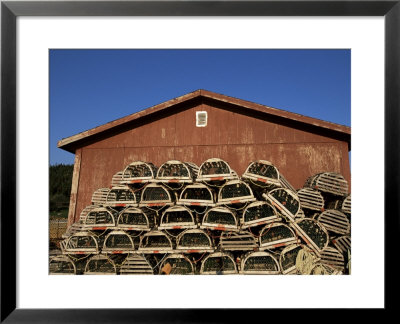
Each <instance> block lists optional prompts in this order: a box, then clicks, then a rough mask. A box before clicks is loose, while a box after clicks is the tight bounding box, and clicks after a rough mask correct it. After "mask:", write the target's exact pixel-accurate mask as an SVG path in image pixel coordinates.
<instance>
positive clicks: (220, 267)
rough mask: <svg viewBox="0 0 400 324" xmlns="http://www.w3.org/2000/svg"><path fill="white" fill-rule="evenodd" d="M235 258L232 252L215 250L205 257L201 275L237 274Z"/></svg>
mask: <svg viewBox="0 0 400 324" xmlns="http://www.w3.org/2000/svg"><path fill="white" fill-rule="evenodd" d="M237 273H238V270H237V266H236V262H235V259H234V257H233V255H232V254H231V253H228V252H215V253H212V254H209V255H208V256H207V257H205V258H204V259H203V262H202V263H201V268H200V274H201V275H215V274H224V275H225V274H226V275H228V274H237Z"/></svg>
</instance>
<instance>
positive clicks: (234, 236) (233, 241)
mask: <svg viewBox="0 0 400 324" xmlns="http://www.w3.org/2000/svg"><path fill="white" fill-rule="evenodd" d="M219 248H220V249H221V250H223V251H253V250H254V249H257V248H258V244H257V241H256V238H255V237H254V235H252V234H250V233H249V232H248V231H239V232H222V234H221V237H220V240H219Z"/></svg>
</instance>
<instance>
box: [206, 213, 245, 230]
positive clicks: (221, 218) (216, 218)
mask: <svg viewBox="0 0 400 324" xmlns="http://www.w3.org/2000/svg"><path fill="white" fill-rule="evenodd" d="M200 228H206V229H210V230H216V231H238V221H237V219H236V215H235V214H234V213H233V212H232V211H231V210H230V209H229V208H226V207H214V208H211V209H210V210H209V211H207V213H206V214H205V215H204V217H203V221H202V224H201V226H200Z"/></svg>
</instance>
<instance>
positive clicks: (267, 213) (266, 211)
mask: <svg viewBox="0 0 400 324" xmlns="http://www.w3.org/2000/svg"><path fill="white" fill-rule="evenodd" d="M280 220H281V217H280V216H279V214H278V213H277V211H276V209H275V208H274V207H273V206H272V204H270V203H269V202H266V201H255V202H253V203H251V204H250V205H248V206H247V207H246V208H245V209H244V211H243V216H242V228H243V229H244V228H249V227H253V226H259V225H262V224H269V223H272V222H277V221H280Z"/></svg>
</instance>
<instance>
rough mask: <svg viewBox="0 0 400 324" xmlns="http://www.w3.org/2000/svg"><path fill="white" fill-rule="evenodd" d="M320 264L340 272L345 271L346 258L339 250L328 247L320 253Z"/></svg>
mask: <svg viewBox="0 0 400 324" xmlns="http://www.w3.org/2000/svg"><path fill="white" fill-rule="evenodd" d="M320 257H321V260H320V262H321V263H322V264H324V265H328V266H330V267H332V268H335V269H336V270H339V271H341V272H342V271H344V267H345V264H344V257H343V254H342V253H341V252H339V251H338V250H337V249H335V248H333V247H330V246H327V247H326V248H324V249H323V250H322V251H321V253H320Z"/></svg>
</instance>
